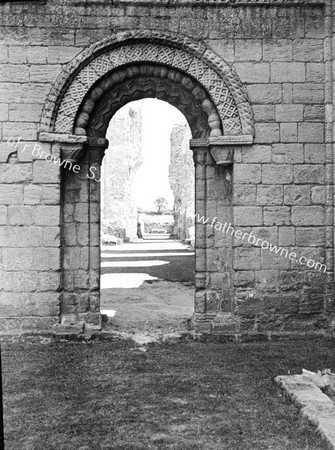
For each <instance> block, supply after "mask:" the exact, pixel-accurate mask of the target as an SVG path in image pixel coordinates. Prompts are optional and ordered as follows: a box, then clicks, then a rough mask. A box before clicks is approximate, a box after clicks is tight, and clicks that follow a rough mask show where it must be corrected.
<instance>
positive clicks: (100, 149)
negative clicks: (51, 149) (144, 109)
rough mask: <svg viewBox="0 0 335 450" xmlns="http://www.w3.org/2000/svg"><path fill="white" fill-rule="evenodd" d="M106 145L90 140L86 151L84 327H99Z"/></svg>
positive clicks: (100, 140)
mask: <svg viewBox="0 0 335 450" xmlns="http://www.w3.org/2000/svg"><path fill="white" fill-rule="evenodd" d="M107 146H108V141H107V139H99V140H95V141H92V140H90V142H89V145H88V151H87V158H88V160H89V166H88V174H87V177H88V265H89V298H88V307H89V311H88V312H87V313H86V314H85V317H84V319H85V327H86V328H101V316H100V273H101V263H100V221H101V217H100V216H101V208H100V199H101V184H100V183H101V164H102V160H103V157H104V154H105V149H106V148H107Z"/></svg>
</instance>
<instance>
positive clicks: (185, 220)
mask: <svg viewBox="0 0 335 450" xmlns="http://www.w3.org/2000/svg"><path fill="white" fill-rule="evenodd" d="M190 139H191V132H190V130H189V128H188V126H187V125H186V124H185V125H184V124H177V125H175V126H174V127H173V129H172V132H171V162H170V167H169V180H170V185H171V189H172V192H173V194H174V205H173V206H174V232H173V234H174V236H175V237H176V239H180V240H182V241H185V239H193V240H194V163H193V155H192V152H191V151H190V143H189V142H190ZM192 227H193V230H192V229H191V228H192Z"/></svg>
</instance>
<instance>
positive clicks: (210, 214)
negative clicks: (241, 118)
mask: <svg viewBox="0 0 335 450" xmlns="http://www.w3.org/2000/svg"><path fill="white" fill-rule="evenodd" d="M225 144H226V142H225V141H223V143H222V139H221V140H220V139H219V140H218V139H217V138H215V139H213V138H208V139H192V140H191V150H192V151H193V155H194V163H195V212H196V218H195V230H196V233H195V282H196V292H195V310H194V316H193V324H194V327H195V329H196V330H197V331H215V329H218V328H222V326H223V324H224V326H225V327H227V323H228V327H229V330H230V328H231V326H232V325H233V326H235V320H234V319H233V317H232V310H233V308H232V301H233V291H232V283H231V280H232V273H231V272H232V267H233V263H232V247H233V245H232V237H231V236H230V235H229V234H226V233H225V229H226V228H227V227H228V226H229V224H231V223H232V222H233V220H232V163H233V148H231V147H230V146H228V147H227V145H225Z"/></svg>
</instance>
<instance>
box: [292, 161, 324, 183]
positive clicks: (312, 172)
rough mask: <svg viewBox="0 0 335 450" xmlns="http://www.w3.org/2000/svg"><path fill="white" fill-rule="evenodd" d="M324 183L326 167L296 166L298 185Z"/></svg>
mask: <svg viewBox="0 0 335 450" xmlns="http://www.w3.org/2000/svg"><path fill="white" fill-rule="evenodd" d="M324 181H325V167H324V165H321V164H304V165H296V166H294V182H295V183H296V184H308V183H311V184H323V183H324Z"/></svg>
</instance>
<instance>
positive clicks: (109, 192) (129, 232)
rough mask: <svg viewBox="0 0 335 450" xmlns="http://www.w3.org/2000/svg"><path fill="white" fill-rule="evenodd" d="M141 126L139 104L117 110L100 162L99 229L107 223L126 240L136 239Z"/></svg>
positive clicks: (140, 162)
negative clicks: (137, 180)
mask: <svg viewBox="0 0 335 450" xmlns="http://www.w3.org/2000/svg"><path fill="white" fill-rule="evenodd" d="M141 125H142V114H141V107H140V105H139V104H137V105H136V106H135V105H132V106H131V107H130V109H128V108H124V109H121V110H119V111H118V113H117V114H116V115H115V116H114V118H113V119H112V121H111V124H110V127H109V129H108V133H107V139H108V141H109V147H108V149H107V150H106V152H105V157H104V161H103V165H102V168H103V174H102V181H101V182H102V185H101V202H102V217H101V220H102V230H103V232H104V231H105V227H107V226H108V227H109V229H110V230H111V231H113V230H114V233H115V234H116V235H118V230H120V229H123V230H125V237H126V238H128V239H130V240H134V239H136V238H137V203H136V197H135V186H134V181H135V177H136V174H137V171H138V169H139V167H140V166H141V164H142V135H141ZM118 237H122V236H121V235H120V236H118Z"/></svg>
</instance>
